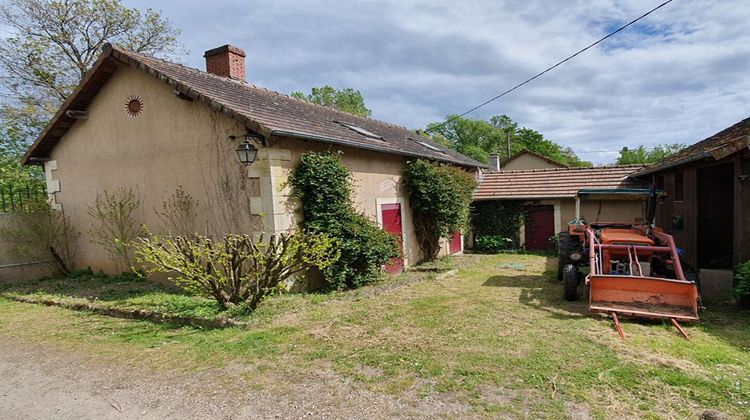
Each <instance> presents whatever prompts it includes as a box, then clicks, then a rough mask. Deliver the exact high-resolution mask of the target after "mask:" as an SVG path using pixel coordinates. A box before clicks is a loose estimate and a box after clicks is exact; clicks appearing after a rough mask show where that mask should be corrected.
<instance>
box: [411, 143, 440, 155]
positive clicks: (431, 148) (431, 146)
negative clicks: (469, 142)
mask: <svg viewBox="0 0 750 420" xmlns="http://www.w3.org/2000/svg"><path fill="white" fill-rule="evenodd" d="M417 143H419V144H421V145H422V146H424V147H426V148H428V149H430V150H434V151H436V152H438V153H445V152H444V151H442V150H440V149H438V148H437V147H435V146H433V145H431V144H430V143H427V142H424V141H417Z"/></svg>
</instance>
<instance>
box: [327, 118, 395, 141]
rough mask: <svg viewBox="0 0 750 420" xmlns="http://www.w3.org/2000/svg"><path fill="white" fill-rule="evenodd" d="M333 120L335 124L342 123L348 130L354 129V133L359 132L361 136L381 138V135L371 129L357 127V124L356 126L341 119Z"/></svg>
mask: <svg viewBox="0 0 750 420" xmlns="http://www.w3.org/2000/svg"><path fill="white" fill-rule="evenodd" d="M334 122H335V123H336V124H339V125H342V126H344V127H346V128H348V129H350V130H352V131H354V132H356V133H359V134H361V135H363V136H366V137H370V138H373V139H379V140H383V136H379V135H377V134H375V133H373V132H372V131H367V130H365V129H364V128H362V127H358V126H356V125H354V124H349V123H345V122H341V121H334Z"/></svg>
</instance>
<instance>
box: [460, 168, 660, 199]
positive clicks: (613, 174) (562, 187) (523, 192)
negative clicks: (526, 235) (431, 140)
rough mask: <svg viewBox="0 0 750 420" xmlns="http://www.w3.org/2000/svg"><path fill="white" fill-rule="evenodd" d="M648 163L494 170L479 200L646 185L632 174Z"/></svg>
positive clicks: (485, 180)
mask: <svg viewBox="0 0 750 420" xmlns="http://www.w3.org/2000/svg"><path fill="white" fill-rule="evenodd" d="M643 167H644V165H624V166H599V167H589V168H585V167H584V168H578V167H576V168H547V169H524V170H516V171H500V172H490V173H486V174H484V175H483V177H482V179H481V180H480V182H479V186H478V187H477V189H476V190H475V191H474V199H475V200H542V199H553V198H574V197H575V195H576V193H577V192H578V191H579V190H581V189H612V190H615V189H622V188H643V187H645V186H646V185H644V183H643V182H640V181H637V180H633V179H631V178H629V176H630V175H631V174H633V173H634V172H636V171H637V170H639V169H641V168H643Z"/></svg>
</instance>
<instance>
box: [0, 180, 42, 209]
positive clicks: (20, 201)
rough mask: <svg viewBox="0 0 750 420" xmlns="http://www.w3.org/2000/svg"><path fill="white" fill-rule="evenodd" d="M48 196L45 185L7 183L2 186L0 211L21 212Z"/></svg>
mask: <svg viewBox="0 0 750 420" xmlns="http://www.w3.org/2000/svg"><path fill="white" fill-rule="evenodd" d="M46 198H47V193H46V191H45V188H44V185H39V184H26V185H6V186H0V213H5V212H19V211H24V210H27V209H29V208H30V206H31V205H33V204H35V203H39V202H42V201H44V200H45V199H46Z"/></svg>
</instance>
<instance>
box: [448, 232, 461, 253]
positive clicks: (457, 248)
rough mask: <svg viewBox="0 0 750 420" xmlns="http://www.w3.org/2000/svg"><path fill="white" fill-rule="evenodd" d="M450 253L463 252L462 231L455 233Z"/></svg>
mask: <svg viewBox="0 0 750 420" xmlns="http://www.w3.org/2000/svg"><path fill="white" fill-rule="evenodd" d="M450 252H451V254H455V253H458V252H461V231H460V230H457V231H455V232H453V237H452V238H451V244H450Z"/></svg>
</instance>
